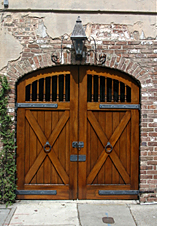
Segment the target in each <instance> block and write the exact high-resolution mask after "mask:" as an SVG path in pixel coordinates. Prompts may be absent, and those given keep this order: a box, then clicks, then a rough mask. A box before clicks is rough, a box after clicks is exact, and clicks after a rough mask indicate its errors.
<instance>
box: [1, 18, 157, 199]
mask: <svg viewBox="0 0 172 230" xmlns="http://www.w3.org/2000/svg"><path fill="white" fill-rule="evenodd" d="M12 17H13V14H11V18H12ZM39 22H40V19H39V18H34V17H29V16H25V17H22V16H21V17H19V18H17V19H16V18H15V17H14V20H11V23H10V24H9V23H7V22H6V19H4V21H3V23H2V24H3V26H4V27H7V28H8V31H9V33H10V34H12V35H13V36H14V37H15V38H16V39H17V40H19V41H20V43H21V44H22V46H23V52H22V53H21V56H20V58H19V59H18V60H16V61H12V62H9V63H8V64H7V66H6V67H5V68H3V70H1V71H0V74H1V75H6V76H7V77H8V80H9V83H10V85H11V88H12V90H11V93H10V97H9V113H10V114H11V115H12V116H15V112H14V111H15V96H14V94H15V85H16V82H17V81H18V79H19V78H21V77H23V76H24V75H25V74H27V73H29V72H32V71H34V70H37V69H40V68H44V67H50V66H54V63H52V61H51V54H52V53H57V55H58V57H59V59H61V64H75V63H74V62H73V60H72V59H71V53H70V52H68V51H67V50H66V49H64V51H63V56H62V57H61V56H60V55H61V50H60V47H61V40H60V39H55V40H53V39H51V38H50V37H49V36H48V35H47V36H46V37H44V38H43V37H40V36H38V35H37V33H36V30H37V28H38V24H39ZM91 34H92V36H93V37H94V38H95V40H96V42H97V43H98V44H99V45H97V54H98V56H99V54H102V53H105V54H106V55H107V59H106V62H105V66H106V67H109V68H115V69H119V70H122V71H124V72H126V73H128V74H130V75H132V76H133V77H134V78H136V79H138V80H139V81H140V83H141V124H140V127H141V128H140V132H141V133H140V138H141V140H140V190H141V191H147V190H149V191H150V190H151V191H155V193H146V194H142V195H141V196H140V201H141V202H152V201H156V200H157V197H156V188H157V169H156V166H157V103H156V101H157V41H156V40H155V39H151V40H136V39H135V38H134V37H133V35H132V34H130V33H129V31H128V28H127V26H126V25H116V24H109V25H98V24H93V25H91ZM70 44H71V41H70V37H69V36H67V38H66V40H65V39H64V42H63V47H66V46H68V45H70ZM86 46H87V47H90V48H91V47H92V43H91V42H89V41H87V43H86ZM86 63H90V64H91V65H94V64H96V60H95V58H94V55H93V53H91V54H90V56H87V59H86ZM83 64H84V62H83ZM1 147H2V144H1V143H0V148H1Z"/></svg>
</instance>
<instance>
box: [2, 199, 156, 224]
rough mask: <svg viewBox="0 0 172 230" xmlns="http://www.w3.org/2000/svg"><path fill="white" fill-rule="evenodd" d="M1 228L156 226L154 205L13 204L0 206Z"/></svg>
mask: <svg viewBox="0 0 172 230" xmlns="http://www.w3.org/2000/svg"><path fill="white" fill-rule="evenodd" d="M0 225H1V226H2V225H3V226H7V225H9V226H157V205H156V204H145V205H140V204H138V201H112V200H109V201H108V200H106V201H105V200H101V201H97V200H84V201H83V200H76V201H70V200H65V201H62V200H61V201H59V200H58V201H57V200H56V201H50V200H49V201H45V200H43V201H40V200H35V201H31V200H25V201H22V200H21V201H17V202H16V203H15V204H13V205H12V206H9V207H8V208H5V205H0Z"/></svg>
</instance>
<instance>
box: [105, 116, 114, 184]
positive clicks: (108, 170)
mask: <svg viewBox="0 0 172 230" xmlns="http://www.w3.org/2000/svg"><path fill="white" fill-rule="evenodd" d="M105 113H106V136H107V138H108V139H109V138H110V136H111V135H112V132H113V130H112V112H105ZM104 167H105V182H104V183H105V184H111V182H112V180H111V177H112V161H111V159H110V158H109V157H107V159H106V162H105V165H104Z"/></svg>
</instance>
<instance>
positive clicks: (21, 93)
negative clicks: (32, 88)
mask: <svg viewBox="0 0 172 230" xmlns="http://www.w3.org/2000/svg"><path fill="white" fill-rule="evenodd" d="M25 90H26V89H25V81H21V82H20V84H18V85H17V103H19V102H20V103H23V102H25Z"/></svg>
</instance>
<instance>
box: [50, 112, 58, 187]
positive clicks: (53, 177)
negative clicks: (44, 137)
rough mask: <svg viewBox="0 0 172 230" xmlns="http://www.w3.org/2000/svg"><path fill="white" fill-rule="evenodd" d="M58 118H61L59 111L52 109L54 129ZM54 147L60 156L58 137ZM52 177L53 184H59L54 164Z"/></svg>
mask: <svg viewBox="0 0 172 230" xmlns="http://www.w3.org/2000/svg"><path fill="white" fill-rule="evenodd" d="M58 120H59V117H58V111H52V130H54V128H55V127H56V125H57V123H58ZM53 149H54V152H55V153H56V156H57V157H58V138H57V140H56V141H55V142H54V145H53ZM51 177H52V178H51V182H52V184H59V176H58V174H57V171H56V169H55V167H54V166H52V175H51Z"/></svg>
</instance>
